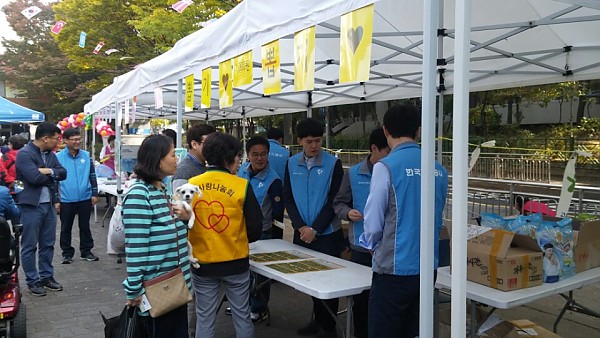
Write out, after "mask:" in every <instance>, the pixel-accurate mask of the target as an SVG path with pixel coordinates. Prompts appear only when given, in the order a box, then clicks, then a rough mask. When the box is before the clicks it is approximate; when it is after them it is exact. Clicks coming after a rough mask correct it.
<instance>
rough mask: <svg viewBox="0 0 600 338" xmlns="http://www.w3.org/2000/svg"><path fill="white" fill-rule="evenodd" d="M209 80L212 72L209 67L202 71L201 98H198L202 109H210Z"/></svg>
mask: <svg viewBox="0 0 600 338" xmlns="http://www.w3.org/2000/svg"><path fill="white" fill-rule="evenodd" d="M211 78H212V70H211V69H210V67H208V68H204V69H202V96H201V98H200V105H201V107H202V108H210V94H211V81H212V79H211Z"/></svg>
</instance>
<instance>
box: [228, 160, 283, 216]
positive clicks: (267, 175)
mask: <svg viewBox="0 0 600 338" xmlns="http://www.w3.org/2000/svg"><path fill="white" fill-rule="evenodd" d="M237 175H238V176H239V177H241V178H245V179H247V180H248V181H250V184H251V185H252V190H254V195H255V196H256V199H257V200H258V204H260V206H261V207H262V206H263V204H264V201H265V197H266V196H267V194H268V193H269V188H271V184H273V181H275V180H276V179H279V177H277V173H276V172H275V171H274V170H273V169H272V168H271V166H270V165H269V164H268V165H267V167H266V168H265V169H263V170H261V172H260V173H258V174H257V175H254V176H253V177H252V178H250V162H246V163H244V164H242V167H241V168H240V170H238V173H237Z"/></svg>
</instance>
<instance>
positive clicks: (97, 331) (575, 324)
mask: <svg viewBox="0 0 600 338" xmlns="http://www.w3.org/2000/svg"><path fill="white" fill-rule="evenodd" d="M101 204H103V203H101ZM103 212H104V209H103V208H99V210H98V213H99V215H98V218H99V219H101V216H102V213H103ZM92 217H93V216H92ZM106 223H107V226H108V222H106ZM91 224H92V233H93V235H94V239H95V248H94V253H95V254H96V255H97V256H99V257H100V261H98V262H87V261H81V260H79V259H78V256H77V255H76V256H75V258H76V259H75V260H74V262H73V264H70V265H61V264H60V254H61V252H60V247H59V245H58V241H57V243H56V250H55V260H54V261H55V278H56V280H57V281H59V282H60V283H62V284H63V286H64V291H62V292H49V293H48V295H47V296H45V297H32V296H31V295H30V294H29V293H28V292H27V291H26V289H24V293H23V294H24V297H23V302H24V304H25V305H26V307H27V328H28V336H29V338H48V337H57V338H59V337H68V338H74V337H85V338H96V337H98V338H100V337H104V334H103V328H104V324H103V323H102V319H101V318H100V315H99V312H100V311H101V312H102V313H104V314H105V315H106V316H114V315H117V314H119V313H120V311H121V309H122V308H123V306H124V303H125V295H124V292H123V289H122V287H121V282H122V280H123V278H124V276H125V265H124V264H117V263H116V257H115V256H109V255H107V254H106V235H107V232H108V229H107V227H104V228H103V227H101V226H100V223H93V221H92V223H91ZM59 228H60V223H58V226H57V239H58V231H59ZM75 229H77V227H76V226H75V227H74V230H73V247H75V248H77V247H78V245H79V242H78V241H79V235H78V233H77V230H75ZM289 235H290V234H289V233H287V232H286V238H289V237H290V236H289ZM22 275H23V274H22V271H21V278H22V281H24V277H23V276H22ZM23 284H24V283H23ZM575 294H576V297H577V298H578V299H582V302H583V303H584V304H586V305H588V306H590V307H592V308H593V309H595V310H596V311H600V306H599V305H598V304H600V285H593V286H590V287H586V288H584V289H582V290H578V291H576V292H575ZM560 299H561V298H560V297H558V296H555V297H549V298H546V299H544V300H541V301H537V302H534V303H531V304H529V305H526V306H521V307H518V308H516V309H511V310H506V311H498V313H499V314H500V315H501V316H502V317H503V318H506V319H521V318H527V319H530V320H532V321H534V322H536V323H538V324H540V325H542V326H544V327H546V328H549V329H551V328H552V323H553V321H554V316H555V314H557V313H558V312H559V311H560V307H561V306H562V304H561V303H560ZM343 307H344V302H343V301H342V302H341V305H340V308H343ZM270 308H271V317H272V319H271V326H267V325H266V323H264V322H263V323H260V324H257V325H256V337H265V338H279V337H286V338H287V337H291V338H294V337H297V336H296V334H295V331H296V329H297V328H298V327H300V326H302V325H304V324H305V323H306V322H307V321H308V319H309V317H310V315H311V308H312V307H311V300H310V297H308V296H306V295H304V294H302V293H300V292H298V291H295V290H293V289H292V288H289V287H286V286H285V285H282V284H279V283H276V284H274V285H273V288H272V296H271V302H270ZM339 319H340V322H341V324H342V325H344V323H345V315H341V316H340V318H339ZM559 333H561V334H563V336H564V337H569V338H571V337H572V338H590V337H600V319H595V318H591V317H587V316H584V315H581V314H577V313H571V312H567V314H566V315H565V318H564V319H563V321H562V322H561V324H560V326H559ZM234 336H235V332H234V329H233V324H232V322H231V318H229V317H227V316H225V314H224V312H223V310H221V312H220V313H219V314H218V317H217V337H218V338H225V337H234ZM340 337H341V335H340Z"/></svg>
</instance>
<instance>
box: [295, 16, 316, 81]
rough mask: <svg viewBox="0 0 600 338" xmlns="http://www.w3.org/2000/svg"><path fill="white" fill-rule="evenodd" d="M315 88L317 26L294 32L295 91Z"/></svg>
mask: <svg viewBox="0 0 600 338" xmlns="http://www.w3.org/2000/svg"><path fill="white" fill-rule="evenodd" d="M313 89H315V26H312V27H308V28H306V29H304V30H301V31H299V32H296V34H294V91H301V90H313Z"/></svg>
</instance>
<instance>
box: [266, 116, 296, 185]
mask: <svg viewBox="0 0 600 338" xmlns="http://www.w3.org/2000/svg"><path fill="white" fill-rule="evenodd" d="M267 138H268V139H269V166H270V167H271V168H273V170H275V172H276V173H277V176H279V178H281V180H282V181H283V177H284V176H285V166H286V165H287V161H288V158H290V151H289V150H288V149H287V148H285V147H284V146H282V145H281V143H282V142H283V132H282V131H281V129H279V128H269V129H268V130H267Z"/></svg>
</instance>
